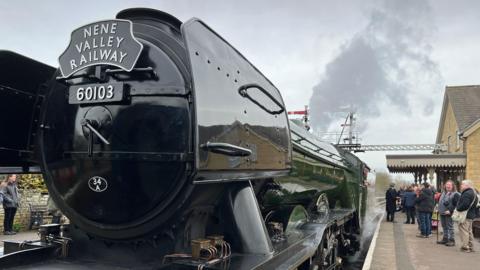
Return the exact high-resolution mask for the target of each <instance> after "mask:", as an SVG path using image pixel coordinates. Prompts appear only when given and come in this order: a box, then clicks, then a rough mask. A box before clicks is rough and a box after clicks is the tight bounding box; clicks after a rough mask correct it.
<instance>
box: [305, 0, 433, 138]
mask: <svg viewBox="0 0 480 270" xmlns="http://www.w3.org/2000/svg"><path fill="white" fill-rule="evenodd" d="M431 13H432V12H431V8H430V6H429V4H428V3H427V1H426V0H408V1H389V0H385V1H383V2H382V5H381V7H377V8H375V9H373V10H371V12H370V15H369V21H368V24H367V25H366V27H365V28H364V29H363V30H362V31H360V32H359V33H357V34H356V35H355V36H354V37H353V38H351V39H350V40H349V41H348V42H347V43H346V44H344V45H343V46H342V47H341V48H340V53H339V55H338V56H337V57H336V58H334V59H333V60H332V61H331V62H330V63H329V64H328V65H327V67H326V70H325V74H324V75H323V76H322V79H321V80H320V82H319V83H318V84H317V85H316V86H314V88H313V94H312V97H311V98H310V109H311V121H312V126H313V128H314V129H315V130H316V131H320V132H324V131H328V129H329V127H330V128H331V124H332V123H333V121H338V119H339V115H338V112H344V113H343V115H342V117H345V116H346V112H347V111H356V112H357V113H359V114H360V115H361V118H362V122H363V123H366V122H367V120H368V119H369V118H375V117H378V116H379V115H380V114H381V112H380V107H379V104H380V103H382V102H387V104H391V105H392V106H396V107H397V108H399V109H401V111H402V112H403V113H407V114H411V113H412V110H413V109H415V113H417V110H418V113H420V114H423V115H430V114H432V112H433V105H434V102H433V100H432V99H431V98H430V94H431V93H432V91H439V90H441V89H440V83H439V82H441V75H440V72H439V70H438V67H437V64H436V63H435V62H434V61H433V60H432V59H431V57H430V53H431V51H432V46H431V45H430V44H429V39H430V38H431V35H432V33H433V30H432V29H434V27H433V25H432V23H431V17H432V14H431ZM412 100H417V101H418V102H419V104H422V105H417V104H415V106H414V107H415V108H412V107H413V106H412ZM418 106H421V107H420V108H418ZM335 128H337V129H338V127H335ZM359 128H360V129H364V128H366V125H365V124H364V125H363V126H360V127H359ZM359 131H361V130H359Z"/></svg>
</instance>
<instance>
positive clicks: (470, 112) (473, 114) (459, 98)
mask: <svg viewBox="0 0 480 270" xmlns="http://www.w3.org/2000/svg"><path fill="white" fill-rule="evenodd" d="M445 93H446V96H447V97H448V100H449V101H450V104H451V105H452V109H453V114H454V115H455V119H456V120H457V124H458V129H459V130H460V131H463V130H464V129H465V128H466V127H468V126H469V125H471V124H472V123H473V122H475V121H476V120H478V119H480V85H468V86H447V88H446V90H445Z"/></svg>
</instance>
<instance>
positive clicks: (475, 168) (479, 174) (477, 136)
mask: <svg viewBox="0 0 480 270" xmlns="http://www.w3.org/2000/svg"><path fill="white" fill-rule="evenodd" d="M466 178H467V179H470V180H472V181H473V183H474V184H475V187H476V188H477V189H479V190H480V129H477V130H476V131H475V132H473V133H472V134H470V136H468V137H467V177H466Z"/></svg>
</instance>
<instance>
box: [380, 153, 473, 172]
mask: <svg viewBox="0 0 480 270" xmlns="http://www.w3.org/2000/svg"><path fill="white" fill-rule="evenodd" d="M386 157H387V168H388V170H389V171H390V172H391V173H416V172H419V171H429V170H431V169H434V170H436V171H437V170H449V171H451V170H460V171H463V170H465V166H466V164H467V158H466V155H465V154H413V155H387V156H386Z"/></svg>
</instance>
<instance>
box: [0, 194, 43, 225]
mask: <svg viewBox="0 0 480 270" xmlns="http://www.w3.org/2000/svg"><path fill="white" fill-rule="evenodd" d="M20 196H21V199H20V207H19V208H18V209H17V214H16V215H15V220H14V222H13V224H20V226H21V230H27V229H28V225H29V222H30V209H29V207H28V205H29V203H31V204H43V205H46V204H47V200H48V194H42V193H40V191H38V190H32V189H30V190H20ZM3 217H4V211H3V207H0V232H3ZM44 222H45V220H44Z"/></svg>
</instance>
